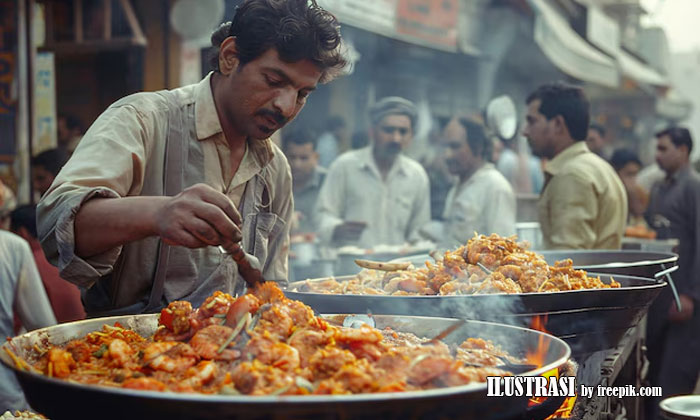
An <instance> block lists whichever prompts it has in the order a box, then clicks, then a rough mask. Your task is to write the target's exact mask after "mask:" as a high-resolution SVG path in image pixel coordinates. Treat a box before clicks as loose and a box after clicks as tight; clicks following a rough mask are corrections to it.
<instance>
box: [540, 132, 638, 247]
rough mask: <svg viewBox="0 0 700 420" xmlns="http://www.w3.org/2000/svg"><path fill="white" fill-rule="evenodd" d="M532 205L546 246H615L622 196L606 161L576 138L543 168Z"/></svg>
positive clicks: (622, 219)
mask: <svg viewBox="0 0 700 420" xmlns="http://www.w3.org/2000/svg"><path fill="white" fill-rule="evenodd" d="M545 176H546V178H547V181H545V186H544V189H543V190H542V194H541V195H540V200H539V203H538V207H539V219H540V225H541V228H542V236H543V240H544V245H545V248H547V249H577V248H580V249H619V248H620V246H621V244H622V235H623V233H624V230H625V225H626V221H627V195H626V193H625V188H624V186H623V185H622V181H620V178H619V177H618V176H617V174H616V173H615V171H614V170H613V168H612V167H611V166H610V164H608V163H607V162H606V161H604V160H603V159H601V158H600V157H599V156H597V155H596V154H594V153H592V152H591V151H590V150H589V149H588V146H586V142H583V141H579V142H576V143H574V144H573V145H571V146H569V147H568V148H566V149H565V150H564V151H562V152H561V153H559V154H558V155H557V156H555V157H554V159H552V160H551V161H549V162H548V163H547V164H546V166H545Z"/></svg>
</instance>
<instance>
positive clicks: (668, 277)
mask: <svg viewBox="0 0 700 420" xmlns="http://www.w3.org/2000/svg"><path fill="white" fill-rule="evenodd" d="M662 267H663V265H662ZM676 270H678V266H677V265H674V266H673V267H670V268H667V269H665V270H661V271H659V272H658V273H656V274H654V277H655V278H656V280H659V279H660V278H661V277H663V276H666V281H667V282H668V285H669V286H670V287H671V292H672V293H673V300H675V301H676V308H678V312H680V311H681V308H682V305H681V298H680V296H678V289H676V284H675V283H674V282H673V279H672V278H671V273H673V272H674V271H676Z"/></svg>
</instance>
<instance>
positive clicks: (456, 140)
mask: <svg viewBox="0 0 700 420" xmlns="http://www.w3.org/2000/svg"><path fill="white" fill-rule="evenodd" d="M443 137H444V140H443V141H444V145H445V163H446V164H447V169H448V170H449V171H450V173H451V174H452V175H457V176H461V175H465V174H468V173H471V172H473V171H474V170H475V169H476V167H477V165H478V164H479V163H480V162H481V159H479V158H477V157H476V156H475V155H474V153H473V152H472V149H471V147H469V142H468V141H467V130H466V129H465V128H464V126H462V124H460V123H459V121H457V120H452V121H450V123H449V124H447V126H446V127H445V131H444V133H443Z"/></svg>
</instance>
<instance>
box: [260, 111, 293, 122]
mask: <svg viewBox="0 0 700 420" xmlns="http://www.w3.org/2000/svg"><path fill="white" fill-rule="evenodd" d="M255 115H260V116H261V117H270V118H272V119H273V120H275V122H276V123H277V124H278V125H285V124H287V118H285V116H284V115H282V114H280V113H279V112H275V111H273V110H270V109H261V110H260V111H258V112H256V113H255Z"/></svg>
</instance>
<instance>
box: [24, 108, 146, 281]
mask: <svg viewBox="0 0 700 420" xmlns="http://www.w3.org/2000/svg"><path fill="white" fill-rule="evenodd" d="M127 99H129V98H127ZM130 100H131V102H134V101H139V100H141V101H144V100H145V99H139V98H138V97H131V99H130ZM146 108H148V107H146ZM154 124H155V123H154V118H153V116H150V117H146V116H144V113H143V112H142V111H139V110H137V108H136V107H135V106H133V105H131V104H124V103H123V101H120V102H118V103H116V104H115V105H112V106H111V107H110V108H108V109H107V110H106V111H105V112H104V113H103V114H102V115H100V117H99V118H98V119H97V120H96V121H95V123H94V124H93V125H92V126H91V127H90V129H89V130H88V131H87V133H86V134H85V136H84V137H83V138H82V140H81V141H80V144H79V145H78V147H77V149H76V150H75V152H74V154H73V156H72V157H71V159H70V160H69V161H68V163H67V164H66V165H65V166H64V167H63V169H62V170H61V172H60V173H59V174H58V176H57V177H56V180H55V181H54V183H53V184H52V185H51V188H50V189H49V191H47V193H46V194H45V195H44V196H43V197H42V199H41V201H40V202H39V204H38V207H37V228H38V233H39V239H40V241H41V245H42V248H43V249H44V252H45V254H46V257H47V258H48V259H49V261H51V263H52V264H54V265H56V266H57V267H58V269H59V271H60V274H61V277H62V278H64V279H65V280H68V281H70V282H72V283H74V284H76V285H78V286H81V287H90V286H92V285H93V284H94V283H95V282H96V281H97V280H98V279H99V278H100V277H102V276H104V275H106V274H108V273H109V272H111V271H112V269H113V267H114V264H115V262H116V261H117V258H118V257H119V254H120V252H121V247H116V248H114V249H110V250H108V251H106V252H103V253H101V254H98V255H94V256H91V257H89V258H81V257H79V256H78V255H76V254H75V217H76V215H77V214H78V212H79V211H80V209H81V207H82V205H83V204H84V203H86V202H87V201H89V200H91V199H93V198H118V197H126V196H129V195H138V194H139V192H140V191H141V188H142V186H143V177H144V173H145V168H144V167H145V162H146V161H147V159H148V155H149V154H150V152H151V149H152V143H153V140H150V141H149V142H148V143H150V144H148V143H147V139H152V138H153V130H154ZM94 234H95V235H99V231H96V232H94Z"/></svg>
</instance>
